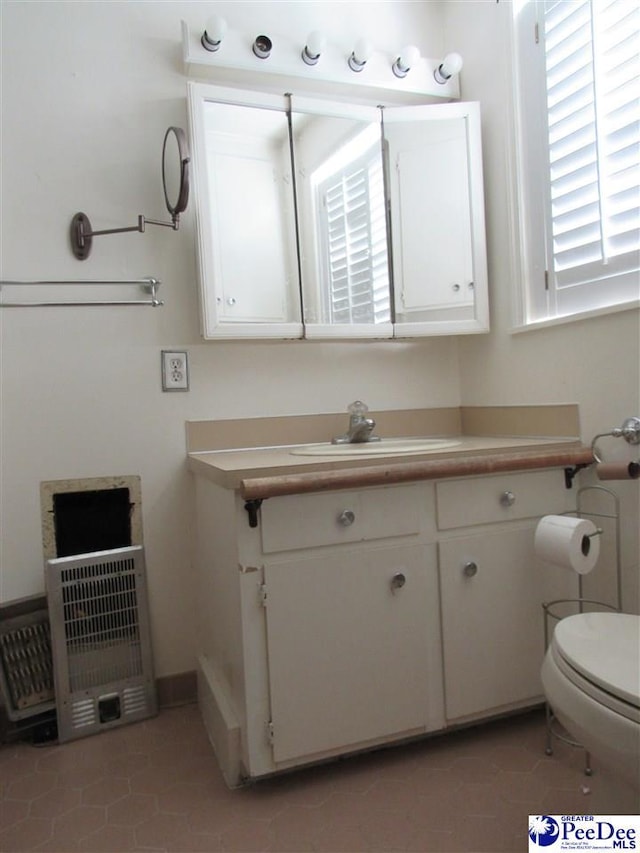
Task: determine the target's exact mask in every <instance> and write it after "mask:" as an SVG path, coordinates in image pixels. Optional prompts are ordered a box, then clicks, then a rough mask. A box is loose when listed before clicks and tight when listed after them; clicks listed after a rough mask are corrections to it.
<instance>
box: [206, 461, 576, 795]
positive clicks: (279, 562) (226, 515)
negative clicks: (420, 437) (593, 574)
mask: <svg viewBox="0 0 640 853" xmlns="http://www.w3.org/2000/svg"><path fill="white" fill-rule="evenodd" d="M195 483H196V509H197V519H196V531H197V536H196V541H197V553H196V563H197V568H198V573H199V579H200V590H199V608H200V612H199V618H198V647H199V659H198V671H199V694H200V704H201V708H202V713H203V716H204V720H205V724H206V727H207V730H208V732H209V735H210V738H211V740H212V743H213V745H214V748H215V750H216V753H217V756H218V760H219V762H220V764H221V767H222V769H223V772H224V774H225V777H226V779H227V782H228V783H229V784H230V785H232V786H233V785H237V784H239V783H240V782H241V781H242V779H243V778H247V777H260V776H264V775H266V774H269V773H273V772H275V771H277V770H282V769H285V768H290V767H294V766H297V765H300V764H305V763H310V762H313V761H316V760H321V759H325V758H328V757H331V756H335V755H339V754H342V753H347V752H352V751H355V750H358V749H364V748H367V747H371V746H375V745H379V744H383V743H387V742H391V741H394V740H400V739H402V738H407V737H411V736H416V735H420V734H425V733H428V732H433V731H437V730H442V729H444V728H446V727H447V726H449V725H455V724H457V723H461V722H467V721H469V720H472V719H480V718H483V717H488V716H491V715H493V714H496V713H501V712H504V711H507V710H512V709H516V708H518V707H523V706H526V705H527V704H532V703H535V702H538V701H540V697H541V688H540V684H539V679H538V671H539V667H540V664H541V661H542V657H543V651H544V649H543V619H542V608H541V604H542V602H543V601H544V600H545V599H547V598H549V597H552V598H556V597H567V596H569V594H570V593H573V592H574V590H573V588H570V584H571V583H573V579H572V578H571V576H570V573H569V572H566V571H565V570H562V569H557V570H556V571H555V572H550V571H549V569H548V567H547V568H545V567H543V566H541V565H540V564H539V563H538V561H537V560H536V559H535V557H534V553H533V534H534V530H535V526H536V524H537V522H538V520H539V518H540V516H542V515H544V514H547V513H549V512H562V511H568V510H570V509H571V501H572V499H573V492H571V491H568V490H566V489H565V486H564V478H563V475H562V471H561V470H559V469H555V470H543V471H535V472H528V473H523V474H506V475H500V476H482V477H467V478H465V479H459V480H453V479H452V480H446V479H445V480H440V481H437V482H434V481H421V482H415V483H404V484H397V485H385V486H372V487H368V488H360V489H347V490H339V491H319V492H315V493H309V494H302V495H300V494H296V495H289V496H281V497H270V498H267V499H265V500H264V501H263V502H262V503H261V505H259V506H258V505H253V506H252V507H251V510H252V512H251V514H250V513H248V512H247V509H246V506H245V502H244V500H243V499H242V498H241V497H240V495H239V494H238V493H237V492H235V491H233V490H232V489H228V488H223V487H222V486H220V485H218V484H216V483H215V482H213V481H212V480H210V479H208V478H207V477H205V476H196V477H195ZM251 516H253V518H251ZM250 521H251V522H252V523H254V526H251V524H250Z"/></svg>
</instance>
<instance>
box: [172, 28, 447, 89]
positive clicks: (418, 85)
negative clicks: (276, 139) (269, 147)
mask: <svg viewBox="0 0 640 853" xmlns="http://www.w3.org/2000/svg"><path fill="white" fill-rule="evenodd" d="M210 29H212V30H214V32H213V35H212V34H211V32H209V30H210ZM223 29H224V28H221V27H220V26H216V27H215V28H214V27H213V26H212V25H211V24H210V23H207V24H205V23H204V22H203V28H202V29H199V30H198V31H195V30H193V31H192V30H190V29H189V25H188V24H187V23H186V21H182V49H183V60H184V64H185V68H186V71H187V75H188V76H189V77H191V78H197V79H208V80H215V81H217V82H224V81H225V79H226V80H227V81H228V79H229V71H235V72H240V73H243V72H244V73H251V72H252V73H253V74H255V73H256V72H262V73H267V74H279V75H280V76H284V77H288V78H297V79H298V80H300V83H301V89H304V88H305V83H307V85H306V89H307V90H308V91H309V90H311V89H312V88H313V87H315V88H317V86H318V83H319V82H320V83H335V84H344V85H345V86H349V87H351V88H353V87H354V86H357V87H359V88H360V87H363V86H364V87H367V88H369V89H371V90H372V92H373V91H375V92H380V93H383V92H385V91H386V92H405V93H407V94H418V95H426V96H430V97H432V98H433V100H434V101H436V100H437V101H441V100H445V101H451V100H458V99H459V98H460V84H459V77H458V74H457V73H452V74H451V76H449V77H448V78H446V79H444V78H443V77H442V76H441V74H438V76H437V77H436V72H438V69H440V68H441V67H442V65H443V63H444V62H445V61H446V60H444V61H443V59H442V58H439V59H428V58H427V57H424V56H420V53H419V51H418V49H417V48H415V47H412V48H411V49H410V50H409V51H408V52H407V49H406V48H403V49H402V50H401V51H399V52H398V51H396V52H395V53H394V52H393V51H386V52H382V51H376V50H374V49H373V47H372V45H371V44H370V43H369V42H367V41H365V40H364V39H358V40H357V41H356V42H355V44H354V46H353V49H352V52H351V54H350V55H349V52H345V51H344V50H342V49H341V47H340V46H338V45H335V44H331V43H330V42H327V41H326V40H325V39H324V36H322V34H320V33H318V32H312V33H309V34H308V36H307V37H306V41H305V42H304V43H302V44H301V43H300V40H294V39H292V38H291V37H289V36H286V35H280V34H276V33H271V34H269V35H268V36H267V35H262V36H257V37H255V36H250V37H249V38H247V36H246V34H244V33H240V32H237V31H235V30H231V29H225V30H224V34H223V35H221V33H222V30H223ZM205 33H206V34H207V37H206V38H205V37H204V35H205ZM266 42H268V45H267V44H266ZM252 45H253V47H252ZM267 48H268V49H267ZM407 60H409V61H407ZM354 72H357V73H354Z"/></svg>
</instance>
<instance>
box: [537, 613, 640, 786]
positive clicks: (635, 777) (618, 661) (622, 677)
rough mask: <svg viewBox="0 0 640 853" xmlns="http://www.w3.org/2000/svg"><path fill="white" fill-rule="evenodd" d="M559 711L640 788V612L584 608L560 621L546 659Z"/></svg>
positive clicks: (546, 676) (602, 758)
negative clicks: (587, 611) (615, 611)
mask: <svg viewBox="0 0 640 853" xmlns="http://www.w3.org/2000/svg"><path fill="white" fill-rule="evenodd" d="M542 684H543V687H544V692H545V696H546V698H547V702H548V703H549V705H550V706H551V709H552V711H553V714H554V716H555V717H556V718H557V719H558V721H559V722H560V723H561V724H562V725H563V726H564V727H565V728H566V730H567V732H569V734H570V735H571V736H572V737H573V738H575V739H576V740H577V741H579V742H580V743H581V744H582V745H583V746H584V748H585V749H587V750H588V751H589V752H590V753H591V755H592V756H593V758H594V767H595V768H596V770H597V762H601V763H602V765H603V766H604V767H606V768H607V769H608V771H609V772H610V773H611V774H613V775H615V776H616V777H617V778H619V779H620V780H621V781H624V782H625V783H626V784H628V785H631V786H632V787H633V788H639V789H640V616H634V615H630V614H626V613H611V612H605V613H603V612H598V613H580V614H577V615H575V616H567V617H566V618H565V619H562V620H561V621H559V622H558V623H557V624H556V627H555V631H554V634H553V639H552V641H551V643H550V645H549V648H548V649H547V653H546V655H545V659H544V663H543V665H542Z"/></svg>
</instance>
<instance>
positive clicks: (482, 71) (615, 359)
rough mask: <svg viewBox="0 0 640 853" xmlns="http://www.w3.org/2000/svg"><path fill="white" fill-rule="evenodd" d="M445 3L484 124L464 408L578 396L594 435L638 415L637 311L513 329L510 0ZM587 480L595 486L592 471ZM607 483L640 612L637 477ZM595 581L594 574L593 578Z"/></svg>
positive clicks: (616, 448) (463, 349) (634, 454)
mask: <svg viewBox="0 0 640 853" xmlns="http://www.w3.org/2000/svg"><path fill="white" fill-rule="evenodd" d="M443 9H444V11H445V21H444V33H445V41H447V40H448V42H450V43H452V44H455V45H456V49H457V50H459V51H460V53H461V54H462V55H463V56H464V60H465V64H464V68H463V72H462V77H461V83H462V97H463V98H465V99H468V100H479V101H480V102H481V106H482V121H483V146H484V167H485V187H486V208H487V233H488V261H489V280H490V299H491V322H492V326H491V329H492V331H491V334H490V335H486V336H485V335H483V336H474V337H467V338H460V339H459V358H460V381H461V389H462V390H461V394H462V399H463V401H464V403H465V404H466V405H504V404H512V405H517V404H525V403H526V404H544V403H578V404H579V405H580V419H581V429H582V437H583V439H584V440H585V441H586V442H589V441H590V440H591V438H592V437H593V436H594V435H596V434H597V433H601V432H606V431H608V430H610V429H612V428H613V427H618V426H620V425H621V424H622V422H623V421H624V419H625V418H627V417H629V416H637V417H640V313H639V312H638V310H637V309H636V310H630V311H624V312H621V313H617V314H610V315H606V316H601V317H595V318H590V319H587V320H582V321H579V322H573V323H566V324H562V325H559V326H550V327H547V328H544V329H538V330H532V331H529V332H525V333H519V334H512V333H511V331H510V329H511V328H512V298H513V285H514V273H513V266H514V265H513V256H512V251H511V240H510V232H511V222H510V204H511V199H510V194H509V164H510V162H511V161H512V159H513V157H512V147H511V139H512V137H511V125H510V114H509V106H508V105H509V89H510V80H511V77H510V56H509V51H508V49H507V44H506V33H507V27H508V24H509V20H510V16H511V15H512V14H513V10H512V3H511V2H505V0H502V2H500V3H496V2H495V0H476V1H475V2H466V0H449V2H447V3H446V4H445V5H444V6H443ZM448 42H447V43H448ZM599 446H600V449H601V451H602V453H603V454H606V455H607V456H608V457H610V458H612V459H615V458H620V459H629V460H631V459H636V460H637V459H638V457H639V456H640V450H639V448H638V447H635V448H631V447H629V446H628V445H627V444H626V443H625V442H623V441H622V440H621V439H603V440H602V441H601V442H600V443H599ZM581 480H582V482H583V483H591V484H593V483H596V484H598V481H597V480H596V479H595V478H594V476H593V473H592V472H591V471H589V472H588V473H586V474H583V475H582V477H581ZM602 485H604V486H609V487H611V488H613V489H614V490H615V491H616V492H617V493H618V495H619V497H620V500H621V514H622V525H621V527H622V537H621V538H622V543H621V547H622V562H623V568H624V591H625V597H624V603H625V606H626V607H627V608H629V609H634V610H636V611H638V608H639V607H640V598H639V592H638V587H639V585H640V554H639V551H640V544H639V527H640V524H639V522H638V519H639V509H638V503H639V495H640V484H639V483H638V482H635V483H622V482H620V483H617V482H616V483H602ZM605 511H606V510H605ZM595 582H596V578H595V576H594V577H593V578H592V579H590V583H591V584H592V586H593V585H594V584H595ZM590 594H591V593H590Z"/></svg>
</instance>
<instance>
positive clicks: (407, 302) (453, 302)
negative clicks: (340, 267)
mask: <svg viewBox="0 0 640 853" xmlns="http://www.w3.org/2000/svg"><path fill="white" fill-rule="evenodd" d="M384 140H385V144H386V154H387V167H388V172H387V175H388V190H389V211H390V219H391V234H392V246H393V282H394V297H395V323H396V328H395V335H396V337H415V336H418V335H433V334H452V330H455V332H453V333H455V334H462V333H465V332H466V333H470V332H483V331H488V330H489V308H488V296H487V262H486V247H485V222H484V190H483V181H482V150H481V141H480V110H479V105H478V104H475V103H456V104H436V105H433V106H417V107H398V108H387V109H385V110H384Z"/></svg>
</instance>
